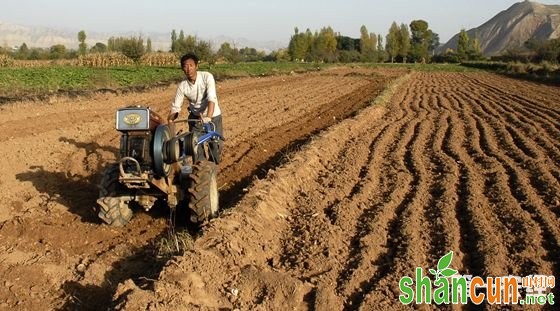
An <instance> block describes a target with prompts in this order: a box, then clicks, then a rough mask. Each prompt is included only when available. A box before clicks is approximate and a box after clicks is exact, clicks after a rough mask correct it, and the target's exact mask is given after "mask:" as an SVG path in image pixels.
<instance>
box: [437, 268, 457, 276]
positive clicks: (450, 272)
mask: <svg viewBox="0 0 560 311" xmlns="http://www.w3.org/2000/svg"><path fill="white" fill-rule="evenodd" d="M455 273H457V270H453V269H444V270H443V271H441V275H443V276H444V277H446V278H448V277H450V276H453V275H454V274H455Z"/></svg>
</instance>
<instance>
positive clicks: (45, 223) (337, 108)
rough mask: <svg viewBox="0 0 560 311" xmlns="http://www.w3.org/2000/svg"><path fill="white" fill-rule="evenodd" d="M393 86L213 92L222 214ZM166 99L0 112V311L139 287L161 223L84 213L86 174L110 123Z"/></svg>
mask: <svg viewBox="0 0 560 311" xmlns="http://www.w3.org/2000/svg"><path fill="white" fill-rule="evenodd" d="M400 74H402V72H390V71H386V72H374V71H371V70H365V71H364V70H349V69H344V68H342V69H334V70H329V71H323V72H319V73H313V74H305V75H291V76H278V77H266V78H252V79H239V80H229V81H224V82H220V83H219V85H218V92H219V94H220V100H221V106H222V109H223V111H224V115H227V118H226V119H225V120H224V127H225V133H226V136H227V138H228V141H227V142H226V146H225V148H226V149H225V150H226V151H225V153H224V156H225V158H224V161H223V164H221V173H220V180H219V183H220V187H221V198H222V203H223V204H222V205H223V206H224V207H226V208H227V207H230V206H233V205H234V204H235V203H236V202H238V201H239V200H240V199H241V197H242V195H243V194H244V192H243V191H242V189H244V188H247V187H249V185H250V184H251V182H252V181H253V180H254V179H255V178H256V179H258V178H262V177H264V176H265V175H266V174H267V172H268V170H269V168H273V167H274V166H275V165H278V163H280V162H282V161H284V160H286V156H287V155H288V154H289V152H291V151H292V150H296V149H297V148H299V146H300V145H301V144H303V143H304V142H306V141H308V140H309V139H310V137H311V136H312V135H313V134H314V133H317V132H318V131H319V130H321V129H323V128H326V127H327V126H330V125H332V124H335V123H337V122H339V121H340V120H342V119H344V118H346V117H348V116H350V115H352V114H354V113H355V112H356V111H358V110H359V109H361V108H363V107H365V106H366V105H368V104H369V103H370V102H371V100H372V99H373V98H375V97H376V96H377V94H379V93H380V92H381V91H382V90H383V89H384V88H385V86H386V84H387V82H388V81H390V80H391V79H393V78H395V77H396V76H398V75H400ZM172 94H174V86H170V87H168V88H161V89H155V90H151V91H149V92H145V93H141V94H130V95H126V96H117V95H113V94H99V95H95V96H93V97H92V98H77V99H68V98H58V99H57V98H52V99H51V100H50V101H49V102H46V103H33V102H31V103H24V102H22V103H15V104H8V105H3V106H0V111H1V113H0V133H3V134H2V136H1V137H0V142H1V143H2V145H3V148H2V149H1V150H0V159H2V160H1V165H0V167H2V172H1V174H0V193H1V195H0V206H1V208H0V239H1V240H2V244H1V245H0V253H1V254H0V277H1V279H2V280H4V286H3V287H2V290H0V307H1V308H20V309H45V308H47V309H53V308H63V309H68V308H70V309H73V308H80V309H84V308H85V309H96V310H98V309H105V308H107V307H110V306H111V305H112V300H113V294H114V293H115V290H116V288H117V285H118V284H119V283H120V282H123V281H125V280H127V279H134V280H136V281H137V284H139V285H143V286H144V285H145V286H151V284H152V283H153V281H151V280H150V279H151V278H155V277H157V275H158V274H159V272H160V271H161V269H162V267H163V266H162V265H163V264H165V262H166V260H162V259H161V258H158V256H157V253H156V252H155V249H156V245H155V244H156V243H157V242H158V241H159V240H160V239H161V237H162V236H165V235H166V233H167V230H166V229H167V226H166V216H167V215H166V213H165V211H164V210H163V209H154V210H153V211H152V212H150V213H143V212H139V213H137V215H136V216H135V218H134V219H133V221H132V223H131V224H130V225H129V226H128V227H126V228H124V229H115V228H110V227H107V226H104V225H101V224H100V222H99V220H98V219H97V216H96V214H95V212H94V211H93V208H94V206H95V200H96V197H97V194H98V190H97V187H96V183H97V181H98V179H99V175H98V174H99V173H100V172H101V171H102V169H103V167H105V166H106V165H107V164H108V163H110V162H112V161H114V159H115V155H116V153H117V152H118V149H117V148H118V142H119V135H118V133H117V132H116V131H115V130H114V111H115V110H116V109H117V108H118V107H122V106H126V105H131V104H140V105H149V106H151V107H152V108H153V109H154V110H155V111H156V112H159V113H161V114H162V115H166V114H167V111H168V109H169V105H170V99H171V98H172Z"/></svg>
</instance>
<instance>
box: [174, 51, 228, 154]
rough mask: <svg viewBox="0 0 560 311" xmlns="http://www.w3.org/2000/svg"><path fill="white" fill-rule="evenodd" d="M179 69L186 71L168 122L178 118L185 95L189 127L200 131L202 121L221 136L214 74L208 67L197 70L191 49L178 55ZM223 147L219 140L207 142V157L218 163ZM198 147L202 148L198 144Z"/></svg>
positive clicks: (196, 58)
mask: <svg viewBox="0 0 560 311" xmlns="http://www.w3.org/2000/svg"><path fill="white" fill-rule="evenodd" d="M181 69H182V70H183V72H184V73H185V79H184V80H183V81H181V82H180V83H179V85H178V86H177V93H176V94H175V100H174V101H173V103H172V104H171V112H170V114H169V116H168V118H167V120H168V122H173V121H174V120H175V119H177V117H178V116H179V112H180V111H181V106H182V104H183V101H184V99H185V98H186V99H187V100H188V102H189V116H188V119H189V122H188V124H189V131H197V132H202V131H203V123H210V124H212V125H213V130H214V131H215V132H217V133H219V134H220V135H221V136H222V137H223V126H222V111H221V109H220V106H219V104H218V97H217V96H216V82H215V80H214V76H213V75H212V74H211V73H210V72H207V71H198V57H197V56H196V55H195V54H194V53H187V54H185V55H183V57H181ZM222 147H223V142H222V141H221V140H220V141H212V142H210V143H209V149H210V150H209V151H210V155H209V157H210V158H209V160H211V161H213V162H215V163H216V164H218V163H220V161H221V151H222ZM199 148H202V147H201V145H200V146H199ZM200 151H201V152H198V154H200V155H204V152H202V150H200Z"/></svg>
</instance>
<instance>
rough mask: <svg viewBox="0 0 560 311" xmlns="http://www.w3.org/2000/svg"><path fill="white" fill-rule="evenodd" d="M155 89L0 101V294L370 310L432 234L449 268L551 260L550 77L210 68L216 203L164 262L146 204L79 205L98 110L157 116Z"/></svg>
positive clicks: (98, 166) (523, 268)
mask: <svg viewBox="0 0 560 311" xmlns="http://www.w3.org/2000/svg"><path fill="white" fill-rule="evenodd" d="M382 92H383V93H382ZM173 94H174V87H169V88H161V89H155V90H152V91H148V92H145V93H141V94H128V95H104V94H98V95H95V96H93V97H91V98H74V99H71V98H59V99H55V98H53V99H52V100H51V101H50V102H48V103H23V102H22V103H14V104H9V105H4V106H0V111H1V113H0V133H2V136H0V143H1V144H2V149H1V150H0V164H1V165H0V167H1V170H2V171H1V172H2V173H1V174H0V240H1V241H2V243H1V244H0V277H1V281H2V282H3V284H2V285H3V286H1V289H0V308H3V309H4V308H5V309H14V308H19V309H29V310H38V309H57V308H60V309H94V310H99V309H107V308H117V309H127V310H138V309H158V310H159V309H162V310H191V309H220V308H222V309H236V308H238V309H240V310H246V309H262V310H270V309H277V310H292V309H296V310H313V309H317V310H341V309H345V310H354V309H364V310H370V309H387V310H389V309H395V308H404V306H402V305H401V304H400V303H399V302H398V296H399V294H400V292H399V288H398V281H399V279H400V278H401V277H402V276H405V275H413V271H414V268H416V267H424V268H425V269H427V268H431V267H435V266H436V265H437V261H438V259H439V258H440V257H442V256H443V255H444V254H446V253H447V252H449V251H451V250H452V251H454V257H453V262H452V267H453V268H454V269H457V270H459V272H460V273H462V274H472V275H478V276H503V275H509V274H512V275H519V276H524V275H530V274H544V275H555V276H559V275H560V100H559V98H560V89H559V88H558V87H550V86H543V85H538V84H534V83H529V82H522V81H517V80H512V79H508V78H504V77H500V76H496V75H491V74H485V73H408V74H407V73H405V72H402V71H398V70H387V69H383V70H380V69H355V68H354V69H353V68H338V69H330V70H327V71H322V72H318V73H310V74H301V75H291V76H278V77H267V78H248V79H239V80H229V81H223V82H219V83H218V96H219V98H220V101H221V102H220V104H221V107H222V110H223V111H224V127H225V135H226V137H227V138H228V141H227V142H226V146H225V150H224V162H223V163H222V164H220V180H219V183H220V187H221V191H220V195H221V202H222V206H223V207H224V208H225V209H224V212H223V214H222V215H221V216H220V217H219V218H217V219H215V220H213V221H211V222H210V223H209V224H207V225H206V226H204V227H203V228H202V230H201V231H200V232H198V233H196V234H194V236H193V238H192V241H191V243H190V244H189V245H188V246H187V249H186V250H185V253H184V254H183V255H182V256H179V257H174V258H172V259H170V260H167V259H162V258H161V257H159V256H158V252H157V245H156V244H157V243H158V241H160V240H161V239H162V238H163V237H165V236H166V235H167V223H166V217H167V211H166V210H165V209H164V208H156V209H154V210H152V211H151V212H149V213H145V212H141V211H138V212H137V213H136V215H135V218H134V219H133V221H132V222H131V223H130V224H129V225H128V226H127V227H126V228H111V227H107V226H104V225H102V224H101V223H100V222H99V220H98V219H97V217H96V214H95V212H94V208H95V200H96V197H97V188H96V182H97V181H98V179H99V173H100V172H101V170H102V168H103V167H104V166H106V165H107V164H108V163H110V162H111V161H114V159H115V154H116V153H117V152H118V150H117V148H118V142H119V135H118V133H117V132H116V131H114V130H113V124H114V120H113V118H114V111H115V109H116V108H118V107H122V106H125V105H130V104H143V105H150V106H151V107H152V108H153V109H154V110H155V111H157V112H160V113H161V114H162V115H166V114H167V111H168V107H169V105H170V101H171V98H172V96H173ZM380 95H381V96H380ZM374 101H376V104H373V102H374ZM557 296H558V295H557Z"/></svg>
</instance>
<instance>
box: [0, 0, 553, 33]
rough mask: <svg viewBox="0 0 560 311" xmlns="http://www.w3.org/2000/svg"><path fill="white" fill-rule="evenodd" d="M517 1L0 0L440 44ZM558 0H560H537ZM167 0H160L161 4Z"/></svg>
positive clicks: (64, 23)
mask: <svg viewBox="0 0 560 311" xmlns="http://www.w3.org/2000/svg"><path fill="white" fill-rule="evenodd" d="M516 2H519V0H518V1H516V0H458V1H452V0H423V1H413V0H386V1H375V0H369V1H366V0H345V1H329V0H310V1H303V0H274V1H267V0H245V1H233V0H231V1H225V0H214V1H189V0H181V1H179V0H168V1H148V0H93V1H80V0H17V1H13V0H9V1H8V0H2V1H1V2H0V22H8V23H15V24H20V25H25V26H44V27H50V28H55V29H59V28H60V29H69V30H82V29H83V30H85V31H86V33H87V32H112V33H119V32H128V31H134V32H142V33H150V32H160V33H167V32H169V33H170V32H171V29H177V30H180V29H183V30H184V31H185V34H193V35H197V36H198V37H200V38H204V39H211V38H213V37H217V36H220V35H224V36H229V37H232V38H246V39H249V40H254V41H267V40H275V41H280V42H288V41H289V39H290V36H291V35H292V34H293V31H294V27H298V28H299V29H300V30H301V31H305V29H307V28H309V29H311V31H315V30H319V29H320V28H321V27H324V26H331V27H332V28H333V29H334V30H335V31H336V32H340V33H341V34H343V35H347V36H351V37H355V38H358V37H359V35H360V32H359V30H360V26H361V25H365V26H366V27H367V28H368V30H369V31H370V32H375V33H377V34H379V33H381V34H382V35H383V36H385V35H386V33H387V31H388V29H389V27H390V25H391V23H392V22H393V21H396V22H397V23H399V24H400V23H406V24H409V23H410V21H412V20H414V19H423V20H426V21H427V22H428V23H429V26H430V28H431V29H432V30H433V31H434V32H436V33H438V34H439V36H440V41H441V42H442V43H445V42H446V41H447V40H448V39H450V38H451V36H453V35H454V34H455V33H457V32H459V31H460V29H461V28H466V29H469V28H473V27H477V26H479V25H481V24H482V23H484V22H485V21H487V20H488V19H490V18H491V17H493V16H494V15H496V14H497V13H498V12H500V11H502V10H505V9H507V8H509V7H510V6H511V5H513V4H514V3H516ZM538 2H541V3H544V4H560V0H540V1H538ZM163 3H165V4H163Z"/></svg>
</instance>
